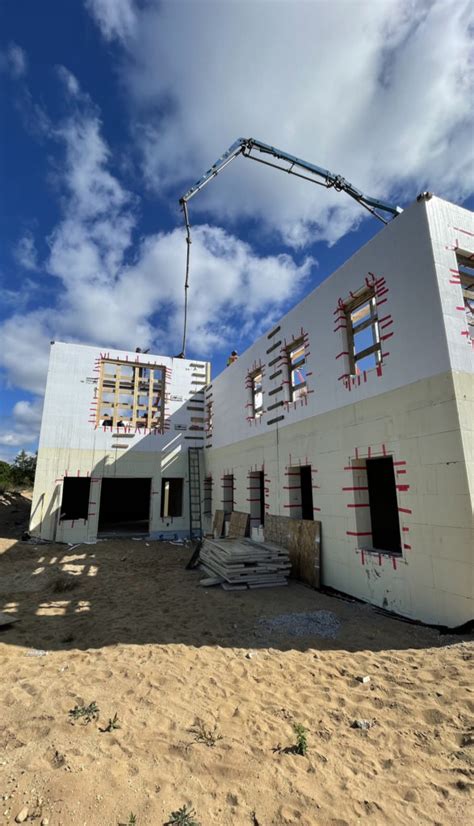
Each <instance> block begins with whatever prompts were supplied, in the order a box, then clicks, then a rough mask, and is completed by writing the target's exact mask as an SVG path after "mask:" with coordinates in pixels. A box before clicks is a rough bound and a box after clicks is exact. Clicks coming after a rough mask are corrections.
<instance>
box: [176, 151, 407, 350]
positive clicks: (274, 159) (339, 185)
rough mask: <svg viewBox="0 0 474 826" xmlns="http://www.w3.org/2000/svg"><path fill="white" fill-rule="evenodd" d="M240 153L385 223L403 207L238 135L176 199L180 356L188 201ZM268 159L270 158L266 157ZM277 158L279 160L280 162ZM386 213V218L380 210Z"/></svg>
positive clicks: (189, 232) (188, 225)
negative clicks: (182, 241) (179, 214)
mask: <svg viewBox="0 0 474 826" xmlns="http://www.w3.org/2000/svg"><path fill="white" fill-rule="evenodd" d="M239 155H243V157H244V158H249V159H250V160H251V161H257V162H258V163H263V164H265V165H266V166H272V167H273V168H274V169H279V170H280V171H281V172H286V173H287V174H288V175H295V176H296V177H297V178H303V179H304V180H305V181H310V182H311V183H313V184H318V185H319V186H324V187H326V189H331V188H334V189H335V190H336V191H337V192H346V193H347V194H348V195H349V196H350V197H351V198H353V199H354V200H355V201H357V202H358V203H359V204H360V205H361V206H363V207H364V208H365V209H367V210H368V211H369V212H371V213H372V215H374V216H375V217H376V218H378V219H379V221H382V222H383V223H384V224H387V223H388V221H389V220H390V219H391V218H395V217H396V216H397V215H399V214H400V213H401V212H403V210H402V209H401V207H399V206H394V205H393V204H388V203H386V202H385V201H381V200H379V199H378V198H372V197H370V196H369V195H364V193H363V192H361V191H360V190H359V189H357V188H356V187H355V186H353V185H352V184H351V183H349V181H346V179H345V178H343V177H342V175H336V174H335V173H334V172H330V171H329V170H328V169H323V168H322V167H320V166H316V165H315V164H312V163H309V162H308V161H304V160H302V159H301V158H297V157H296V156H295V155H290V154H289V153H288V152H282V150H281V149H276V148H275V147H274V146H269V144H266V143H262V142H261V141H258V140H256V139H255V138H238V139H237V140H236V141H235V142H234V143H233V144H232V146H230V147H229V149H228V150H227V151H226V152H224V154H223V155H221V157H220V158H219V159H218V160H217V161H216V162H215V163H214V164H213V165H212V166H211V168H210V169H208V170H207V172H205V173H204V175H202V177H201V178H199V180H198V181H196V183H195V184H193V186H192V187H191V188H190V189H188V191H187V192H186V193H185V194H184V195H183V196H182V198H180V199H179V203H180V204H181V207H182V209H183V212H184V221H185V225H186V241H187V256H186V280H185V285H184V291H185V292H184V296H185V298H184V334H183V349H182V353H181V355H183V356H184V353H185V347H186V321H187V296H188V288H189V257H190V245H191V226H190V223H189V215H188V202H189V201H190V200H191V198H194V196H195V195H197V193H198V192H200V191H201V189H204V187H205V186H207V184H208V183H210V181H212V180H213V179H214V178H215V177H216V176H217V175H219V173H220V172H222V170H223V169H225V167H226V166H227V165H228V164H229V163H231V161H233V160H234V158H237V157H238V156H239ZM269 158H271V160H268V159H269ZM278 161H281V162H283V164H285V165H281V164H280V163H278ZM381 212H382V213H386V214H388V216H389V217H388V218H386V217H385V216H384V215H381V214H380V213H381Z"/></svg>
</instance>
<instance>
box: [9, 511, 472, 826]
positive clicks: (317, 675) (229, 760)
mask: <svg viewBox="0 0 474 826" xmlns="http://www.w3.org/2000/svg"><path fill="white" fill-rule="evenodd" d="M27 504H28V503H27V502H26V500H21V497H16V498H15V499H14V500H13V501H11V502H8V503H7V502H5V500H4V503H3V507H2V506H1V505H0V518H3V528H2V526H0V535H2V536H5V537H6V538H4V539H3V540H0V549H1V554H0V611H7V612H10V613H11V614H12V615H14V616H18V617H19V619H20V621H19V622H18V623H16V624H15V625H13V626H11V627H9V628H4V629H3V630H0V715H1V716H0V822H1V823H5V824H11V823H14V822H15V816H17V815H18V813H19V812H20V811H21V810H22V809H23V808H24V807H25V806H26V807H27V808H28V821H26V822H34V823H36V824H37V826H39V824H41V823H42V822H49V824H50V826H57V825H59V824H60V825H61V826H83V824H84V826H86V824H87V826H117V824H127V823H129V816H130V814H131V813H133V814H134V815H135V816H136V823H137V826H144V825H145V824H147V825H148V824H152V825H153V826H162V824H164V823H166V821H168V820H169V816H170V813H171V812H172V811H176V810H177V809H179V808H180V807H182V806H183V805H185V804H186V805H188V806H192V807H194V809H195V811H196V817H195V820H196V821H198V822H199V823H200V824H202V826H208V824H209V825H211V824H219V825H220V826H227V825H229V826H230V824H232V826H234V824H235V826H244V825H245V826H270V825H271V824H272V826H273V824H277V825H279V824H299V825H300V826H303V825H304V826H324V825H325V824H333V826H336V824H337V826H343V824H351V826H352V824H357V823H362V822H363V823H370V824H383V826H386V825H387V824H398V825H399V824H460V826H467V825H468V824H472V823H474V748H473V746H474V680H473V668H472V667H473V663H474V645H473V642H472V637H470V638H469V637H467V636H463V637H456V636H454V635H452V636H440V634H439V633H438V632H437V631H435V630H432V629H427V628H421V627H417V626H414V625H410V624H407V623H403V622H400V621H397V620H394V619H391V618H388V617H386V616H383V615H381V614H379V613H377V612H376V611H374V610H373V609H371V608H370V607H368V606H364V605H360V604H358V603H355V602H350V601H344V600H341V599H337V598H335V597H330V596H327V595H323V594H320V593H317V592H315V591H312V590H310V589H309V588H306V587H304V586H302V585H300V584H297V583H292V584H291V585H290V586H289V587H288V588H275V589H268V590H258V591H251V592H233V593H230V592H225V591H223V590H222V589H215V588H214V589H203V588H201V587H200V586H199V579H200V574H199V572H197V571H186V570H185V569H184V566H185V563H186V561H187V560H188V558H189V555H190V552H189V550H188V549H186V548H183V547H179V546H176V545H172V544H164V543H159V542H148V543H145V542H138V541H133V540H131V539H130V540H122V541H113V542H112V541H107V542H100V543H98V544H96V545H81V546H80V547H78V548H75V549H70V548H68V547H67V546H64V545H62V546H60V545H56V546H55V545H36V546H35V545H32V544H27V543H22V542H20V541H19V540H18V536H19V535H21V529H22V516H21V514H22V513H23V517H24V515H25V512H26V511H25V508H27ZM15 508H18V510H17V511H16V512H14V513H12V510H13V511H14V509H15ZM15 523H16V524H15ZM71 581H73V584H74V586H75V587H72V589H69V588H70V582H71ZM321 610H323V611H330V612H331V614H332V615H333V619H334V620H335V621H336V622H337V621H339V623H340V627H339V630H338V632H337V636H336V637H335V638H334V639H331V638H329V639H327V638H322V637H318V636H316V635H314V634H313V636H312V637H310V638H308V637H306V638H304V637H301V638H295V637H289V636H285V634H283V633H281V632H276V631H274V632H268V631H267V632H264V633H262V632H261V631H260V630H259V625H258V621H259V620H260V619H262V618H265V617H266V618H271V617H276V616H278V615H279V614H282V613H288V612H296V613H299V612H308V611H311V612H313V611H321ZM365 675H367V676H369V677H370V682H368V683H366V684H363V683H361V682H359V681H358V679H357V678H358V677H362V676H365ZM91 702H95V703H96V704H97V706H98V708H99V709H100V716H99V719H98V720H91V721H90V722H89V723H83V724H81V723H80V722H76V723H74V724H73V722H71V718H70V715H69V711H70V710H71V709H73V708H74V706H76V705H80V706H82V705H88V704H89V703H91ZM115 714H117V716H118V723H119V724H120V728H118V729H114V730H112V731H109V732H103V731H101V730H100V729H101V728H105V727H106V726H107V723H108V721H109V718H113V716H114V715H115ZM196 718H201V719H202V721H203V723H204V728H206V729H207V730H209V729H211V730H213V729H214V728H215V734H216V735H217V734H219V735H221V739H218V740H217V741H216V742H215V744H214V745H206V744H205V743H203V742H199V741H198V740H197V739H196V734H195V733H194V732H192V731H191V729H192V728H193V724H194V723H195V720H196ZM355 720H366V721H369V722H370V724H371V726H370V728H368V729H366V730H360V729H355V728H352V727H351V726H352V724H353V722H354V721H355ZM294 723H301V724H303V725H304V726H305V727H306V728H307V730H308V735H307V737H308V752H307V756H306V757H303V756H301V755H299V754H295V753H293V752H292V750H291V747H292V746H293V745H294V743H295V734H294V731H293V725H294Z"/></svg>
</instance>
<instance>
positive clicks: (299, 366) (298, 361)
mask: <svg viewBox="0 0 474 826" xmlns="http://www.w3.org/2000/svg"><path fill="white" fill-rule="evenodd" d="M287 353H288V372H289V382H290V401H292V402H294V401H297V399H300V398H301V397H302V396H305V395H306V393H307V386H306V351H305V345H304V341H303V339H300V340H299V341H295V342H294V343H293V344H291V345H290V347H288V348H287Z"/></svg>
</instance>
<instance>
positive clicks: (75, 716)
mask: <svg viewBox="0 0 474 826" xmlns="http://www.w3.org/2000/svg"><path fill="white" fill-rule="evenodd" d="M69 716H70V718H71V723H73V722H74V721H75V720H81V721H82V722H83V724H84V725H85V726H86V725H87V723H90V722H91V720H97V718H98V716H99V709H98V708H97V703H95V702H94V703H89V705H88V706H74V708H71V710H70V711H69Z"/></svg>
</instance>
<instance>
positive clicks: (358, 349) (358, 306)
mask: <svg viewBox="0 0 474 826" xmlns="http://www.w3.org/2000/svg"><path fill="white" fill-rule="evenodd" d="M345 313H346V319H347V339H348V341H347V343H348V350H349V362H350V370H351V374H352V375H360V373H362V372H363V371H364V370H372V369H373V368H374V367H377V366H378V365H379V364H380V363H381V361H382V347H381V344H380V333H379V322H378V318H377V302H376V299H375V293H374V291H373V290H364V292H363V293H362V294H361V295H359V296H358V297H357V298H355V299H354V300H353V301H351V302H349V303H348V304H346V306H345Z"/></svg>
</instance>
